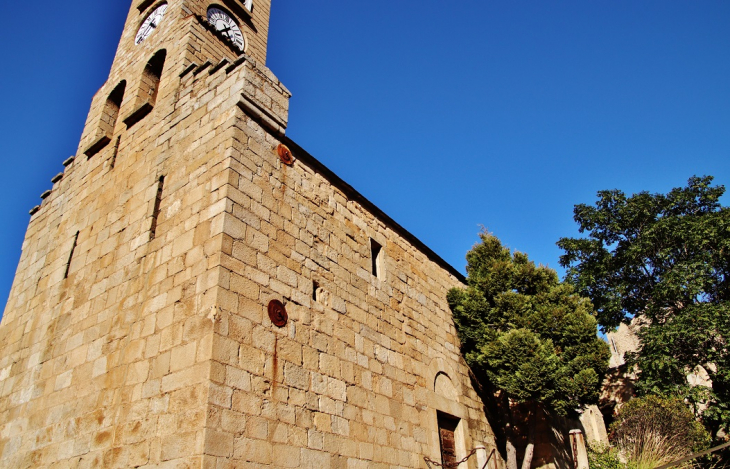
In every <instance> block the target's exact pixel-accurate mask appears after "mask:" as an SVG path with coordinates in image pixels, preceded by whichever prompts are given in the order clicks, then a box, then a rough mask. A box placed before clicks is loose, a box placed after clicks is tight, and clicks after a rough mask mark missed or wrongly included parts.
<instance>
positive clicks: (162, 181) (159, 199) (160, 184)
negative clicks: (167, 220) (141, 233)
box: [150, 176, 165, 241]
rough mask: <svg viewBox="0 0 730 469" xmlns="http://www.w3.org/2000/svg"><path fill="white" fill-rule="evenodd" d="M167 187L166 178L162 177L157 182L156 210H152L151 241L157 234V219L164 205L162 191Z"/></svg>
mask: <svg viewBox="0 0 730 469" xmlns="http://www.w3.org/2000/svg"><path fill="white" fill-rule="evenodd" d="M164 185H165V176H160V179H158V181H157V196H156V197H155V208H154V210H152V225H151V226H150V241H152V240H153V239H155V234H156V233H157V219H158V218H159V216H160V204H161V203H162V189H163V187H164Z"/></svg>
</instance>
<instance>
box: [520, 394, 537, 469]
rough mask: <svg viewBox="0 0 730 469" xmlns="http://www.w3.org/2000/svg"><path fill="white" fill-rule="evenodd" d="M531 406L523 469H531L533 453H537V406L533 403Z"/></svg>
mask: <svg viewBox="0 0 730 469" xmlns="http://www.w3.org/2000/svg"><path fill="white" fill-rule="evenodd" d="M530 407H531V408H530V414H529V415H528V416H527V422H528V424H527V428H528V430H527V446H526V447H525V457H524V458H523V459H522V469H530V466H532V455H533V454H535V426H536V424H537V408H536V407H537V406H536V405H535V404H534V403H533V404H532V405H531V406H530Z"/></svg>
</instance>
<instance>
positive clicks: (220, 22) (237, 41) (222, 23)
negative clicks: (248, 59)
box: [208, 7, 245, 52]
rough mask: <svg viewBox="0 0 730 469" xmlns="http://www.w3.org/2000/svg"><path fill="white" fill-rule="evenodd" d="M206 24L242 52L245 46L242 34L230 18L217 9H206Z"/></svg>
mask: <svg viewBox="0 0 730 469" xmlns="http://www.w3.org/2000/svg"><path fill="white" fill-rule="evenodd" d="M208 22H209V23H210V24H212V25H213V27H214V28H215V29H216V30H217V31H219V32H220V33H221V34H223V35H224V36H226V37H227V38H228V39H230V40H231V42H233V44H234V45H235V46H236V47H237V48H238V50H240V51H241V52H243V48H244V45H245V44H244V41H243V33H242V32H241V28H239V27H238V24H236V22H235V21H233V18H231V17H230V15H229V14H228V13H226V12H225V11H223V10H221V9H219V8H215V7H212V8H208Z"/></svg>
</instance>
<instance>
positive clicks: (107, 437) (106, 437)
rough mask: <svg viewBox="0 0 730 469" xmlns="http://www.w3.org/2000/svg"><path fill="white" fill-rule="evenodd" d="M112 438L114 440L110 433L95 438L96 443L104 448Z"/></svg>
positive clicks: (100, 434) (102, 433) (99, 434)
mask: <svg viewBox="0 0 730 469" xmlns="http://www.w3.org/2000/svg"><path fill="white" fill-rule="evenodd" d="M111 438H112V434H111V432H109V431H105V432H101V433H97V434H96V436H95V437H94V443H95V444H96V445H98V446H102V445H103V444H105V443H106V442H108V441H109V440H111Z"/></svg>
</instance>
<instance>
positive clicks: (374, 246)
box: [370, 239, 383, 278]
mask: <svg viewBox="0 0 730 469" xmlns="http://www.w3.org/2000/svg"><path fill="white" fill-rule="evenodd" d="M382 251H383V246H381V245H380V244H379V243H378V242H377V241H375V240H374V239H370V261H371V266H370V273H372V274H373V275H375V276H376V277H378V278H380V274H381V271H382V269H381V265H380V264H381V253H382Z"/></svg>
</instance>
